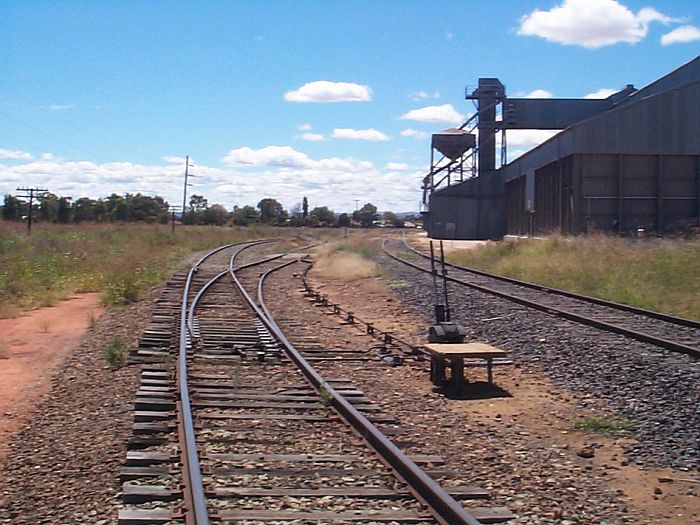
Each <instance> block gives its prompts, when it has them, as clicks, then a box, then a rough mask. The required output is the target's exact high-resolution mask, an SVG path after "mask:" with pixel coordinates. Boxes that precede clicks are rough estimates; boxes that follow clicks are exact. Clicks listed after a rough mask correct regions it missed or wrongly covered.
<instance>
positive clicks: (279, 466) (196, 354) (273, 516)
mask: <svg viewBox="0 0 700 525" xmlns="http://www.w3.org/2000/svg"><path fill="white" fill-rule="evenodd" d="M261 246H263V245H261V244H260V243H245V244H242V245H236V246H226V247H222V248H221V249H219V250H217V251H214V252H212V253H210V254H208V255H207V256H206V257H205V258H203V259H202V260H200V261H199V262H198V263H197V264H196V265H195V266H193V268H192V269H191V270H190V272H189V274H188V276H187V279H185V280H183V279H182V278H178V279H174V280H173V281H171V283H169V285H168V287H167V288H166V290H165V292H164V294H163V298H162V301H161V302H159V304H158V305H157V307H156V311H155V313H154V316H153V323H152V326H151V328H149V330H147V331H146V333H145V334H144V337H143V338H142V341H141V345H140V348H139V350H138V351H137V352H135V354H134V355H133V356H132V361H141V362H143V363H145V365H144V369H143V375H142V383H141V388H140V390H139V392H138V393H137V396H136V402H135V415H134V418H135V423H134V436H133V438H132V440H131V441H130V443H129V451H128V453H127V461H126V464H125V466H124V468H123V470H122V481H123V482H124V486H123V501H124V505H123V508H122V509H121V510H120V513H119V523H120V524H121V525H136V524H170V523H186V524H197V525H205V524H207V523H210V522H216V523H230V524H233V523H236V524H253V523H274V524H286V523H305V524H306V523H324V524H325V523H329V524H330V523H332V524H344V523H363V524H369V523H394V524H399V523H440V524H450V525H459V524H469V525H477V524H479V523H494V522H499V521H504V520H506V519H508V518H509V517H511V515H510V514H509V513H508V512H507V510H505V509H499V508H491V507H480V506H476V505H474V503H465V504H466V505H468V506H469V510H468V511H467V510H465V508H464V506H463V504H462V503H460V502H459V501H458V500H466V501H468V500H483V499H487V498H488V497H489V494H488V492H486V491H484V490H483V489H480V488H479V487H474V486H466V485H453V486H450V487H449V488H447V489H443V488H442V487H441V485H440V484H439V483H438V481H440V480H441V479H443V478H444V477H446V476H448V477H449V476H450V475H451V474H453V473H450V472H447V471H445V470H444V469H443V470H441V469H440V465H441V464H442V463H443V462H444V460H443V459H442V458H440V457H439V456H433V455H429V456H426V455H419V454H414V455H412V456H411V457H409V456H407V455H406V454H404V453H403V452H402V451H401V450H399V449H398V448H397V447H396V446H395V445H394V444H393V443H392V441H391V440H390V439H389V438H388V437H387V435H386V434H391V433H392V432H396V431H397V422H396V421H395V420H394V418H392V417H391V416H390V415H385V414H382V413H381V410H380V408H379V407H378V406H377V405H376V404H374V403H373V402H372V401H371V400H370V399H368V398H367V397H366V396H365V395H364V394H363V392H361V391H360V390H358V389H357V388H355V387H354V386H353V384H352V381H351V378H348V377H334V376H333V375H332V374H333V372H332V368H330V369H329V368H328V367H326V368H325V371H324V375H323V376H322V375H321V374H320V373H319V372H318V371H317V370H316V369H315V368H313V367H312V366H311V364H310V361H313V362H317V363H318V362H324V363H325V364H326V365H327V364H329V363H331V364H332V362H333V361H334V360H338V359H341V360H345V361H352V360H357V361H362V360H363V359H366V357H365V356H363V355H360V354H356V353H352V352H349V353H346V354H343V353H338V352H336V351H328V350H325V349H322V348H318V346H317V345H315V344H313V342H312V341H309V344H308V345H305V346H307V348H303V349H302V350H299V349H297V348H296V347H295V346H294V345H292V344H291V343H290V342H289V341H288V339H287V337H286V336H285V334H284V333H283V332H282V330H281V329H280V328H279V326H278V325H277V323H276V322H275V320H274V319H273V318H272V316H271V315H270V313H269V311H268V310H267V307H266V305H265V302H264V297H263V283H264V280H265V278H266V277H267V276H268V275H269V274H271V273H273V272H275V271H277V270H280V269H282V268H286V267H288V266H290V265H301V264H302V263H301V259H302V257H301V255H300V254H296V255H288V256H286V257H284V256H280V255H275V256H261V255H259V254H258V253H257V252H258V251H259V249H260V248H261ZM251 254H252V255H251ZM251 257H252V259H253V260H252V261H250V260H249V261H248V262H247V263H246V262H243V259H245V258H247V259H251ZM280 259H286V260H280ZM300 269H302V268H301V266H300ZM261 272H262V273H261ZM178 291H179V292H180V294H181V297H182V301H181V303H180V304H179V305H178V303H177V301H176V297H177V293H178ZM178 314H179V319H178ZM285 323H286V324H287V325H293V323H294V320H293V319H286V320H285ZM175 352H177V353H178V359H177V363H173V362H171V361H172V360H173V358H172V355H173V354H174V353H175ZM173 369H175V370H176V372H177V373H176V374H175V375H173V373H172V370H173Z"/></svg>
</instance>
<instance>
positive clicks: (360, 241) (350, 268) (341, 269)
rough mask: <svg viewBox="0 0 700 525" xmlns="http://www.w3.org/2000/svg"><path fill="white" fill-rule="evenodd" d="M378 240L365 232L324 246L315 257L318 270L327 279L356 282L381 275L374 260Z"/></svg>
mask: <svg viewBox="0 0 700 525" xmlns="http://www.w3.org/2000/svg"><path fill="white" fill-rule="evenodd" d="M376 244H377V240H376V238H373V237H372V236H369V235H367V234H366V233H364V232H357V233H355V234H353V235H350V236H349V237H347V238H345V239H343V240H339V241H336V242H331V243H328V244H324V245H322V246H320V247H319V248H318V250H317V251H316V256H315V258H314V259H315V268H316V270H317V271H318V272H319V273H320V274H321V275H322V276H323V277H326V278H330V279H341V280H344V281H354V280H357V279H367V278H371V277H378V276H379V275H380V272H379V267H378V266H377V264H376V263H375V262H374V261H373V260H372V258H373V256H374V253H375V250H376Z"/></svg>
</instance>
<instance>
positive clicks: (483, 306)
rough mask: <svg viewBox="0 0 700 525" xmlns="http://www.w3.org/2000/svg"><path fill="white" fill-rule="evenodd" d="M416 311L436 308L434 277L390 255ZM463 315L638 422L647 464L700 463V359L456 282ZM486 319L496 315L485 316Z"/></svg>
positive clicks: (485, 336) (523, 358)
mask: <svg viewBox="0 0 700 525" xmlns="http://www.w3.org/2000/svg"><path fill="white" fill-rule="evenodd" d="M382 264H383V265H384V266H385V267H386V268H388V269H389V270H390V271H391V273H392V275H394V276H395V278H400V279H404V280H407V281H409V280H410V282H411V285H410V286H407V287H404V288H401V289H399V290H397V292H398V294H399V296H400V297H401V298H402V300H403V301H404V302H405V303H406V304H409V305H411V308H412V309H413V310H414V311H415V312H416V313H421V312H429V311H431V308H432V303H431V301H430V300H429V297H430V296H429V295H428V294H427V293H426V292H427V291H429V290H430V289H431V287H432V283H431V281H430V278H429V277H427V276H424V275H425V274H422V275H419V274H418V272H417V271H416V270H413V269H410V268H408V267H406V266H403V265H399V263H397V262H395V261H393V260H390V259H389V258H388V257H382ZM450 292H451V300H452V306H453V312H454V317H455V319H456V320H457V321H458V322H460V323H462V324H463V325H465V326H466V327H467V329H468V332H469V336H470V337H478V338H480V339H482V340H486V341H488V342H490V343H492V344H495V345H498V346H501V347H503V348H505V349H507V350H509V351H510V352H512V354H513V356H514V357H515V358H516V359H517V360H518V361H520V362H524V363H531V364H535V365H537V367H538V368H539V369H541V370H542V371H543V372H544V373H546V375H547V376H548V377H549V379H550V380H551V381H552V382H553V383H554V384H556V385H559V386H562V387H565V388H567V389H570V390H573V391H575V392H580V393H583V394H585V395H588V396H591V397H593V398H595V399H604V400H605V402H606V405H607V410H608V411H609V413H610V414H612V415H613V416H614V417H617V418H624V419H628V420H630V421H631V422H632V423H633V424H634V425H635V426H636V429H635V437H636V438H637V440H638V441H639V443H638V444H635V445H632V446H630V447H629V448H628V450H627V452H628V454H629V459H630V461H632V462H633V463H636V464H637V465H639V466H642V467H659V468H664V467H672V468H674V469H678V470H685V471H692V470H695V471H697V470H700V410H698V407H700V388H699V387H698V385H700V360H698V359H694V358H692V357H689V356H686V355H682V354H675V353H670V352H664V351H662V350H660V349H658V348H656V347H653V346H651V345H647V344H644V343H641V342H638V341H634V340H632V339H628V338H625V337H622V336H619V335H615V334H608V333H605V332H602V331H600V330H597V329H594V328H590V327H586V326H582V325H579V324H576V323H573V322H569V321H565V320H562V319H556V318H553V317H551V316H547V315H545V314H543V313H540V312H537V311H534V310H532V309H528V308H525V307H521V306H518V305H515V304H514V303H510V302H508V301H505V300H502V299H498V298H496V297H494V296H491V295H488V294H484V293H481V292H477V291H474V290H469V289H467V288H465V287H461V286H457V285H454V284H451V285H450ZM484 319H491V321H487V322H484V321H483V320H484Z"/></svg>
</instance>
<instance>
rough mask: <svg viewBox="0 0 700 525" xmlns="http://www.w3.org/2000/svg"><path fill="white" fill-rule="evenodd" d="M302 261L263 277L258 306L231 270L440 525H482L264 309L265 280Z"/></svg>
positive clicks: (311, 378) (269, 324) (305, 368)
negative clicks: (313, 363) (329, 379)
mask: <svg viewBox="0 0 700 525" xmlns="http://www.w3.org/2000/svg"><path fill="white" fill-rule="evenodd" d="M300 260H301V258H299V259H294V260H292V261H288V262H287V263H284V264H283V265H281V266H279V267H277V268H274V269H272V270H268V271H267V272H265V273H263V274H262V275H261V276H260V280H259V283H258V300H259V301H260V305H258V304H256V302H255V301H254V300H253V298H252V297H251V296H250V294H249V293H248V292H247V291H246V290H245V288H244V287H243V284H242V283H241V281H240V280H239V279H238V276H237V275H236V272H235V271H233V270H230V272H229V273H230V274H231V278H232V279H233V281H234V283H235V284H236V287H237V288H238V289H239V291H240V292H241V294H242V295H243V297H244V298H245V299H246V301H247V302H248V304H249V305H250V307H251V308H252V309H253V310H254V311H255V313H256V315H257V316H258V317H259V319H260V320H261V322H262V323H263V324H264V325H265V327H266V328H267V330H268V331H269V332H270V333H271V334H272V335H273V336H274V337H275V339H276V340H277V341H278V342H279V343H280V344H281V345H282V346H283V348H284V350H285V353H286V354H287V356H288V357H289V358H290V359H291V360H292V361H293V362H294V363H295V364H296V365H297V367H298V368H299V369H300V370H301V372H302V373H303V374H304V376H305V377H306V379H307V381H308V382H309V383H310V384H311V385H312V386H313V387H314V388H315V389H316V390H317V391H319V392H321V391H325V392H326V394H327V395H328V396H329V399H330V402H331V404H332V406H333V408H335V410H336V411H337V412H338V413H339V414H340V415H341V417H343V418H344V419H345V420H346V421H347V422H348V423H349V424H350V425H351V426H352V427H353V428H354V429H355V431H356V432H357V433H358V434H359V435H360V436H361V437H362V438H364V440H365V441H366V442H367V443H368V444H369V445H370V446H371V447H372V448H373V449H374V450H375V451H376V452H377V453H378V454H379V456H380V457H381V458H382V459H383V460H384V461H385V462H386V463H387V464H388V465H389V466H390V467H391V468H393V469H394V471H395V472H396V473H397V475H398V476H399V477H400V478H401V479H402V480H403V481H405V482H406V484H407V486H408V487H409V490H410V491H411V492H412V493H413V495H414V496H415V497H416V498H417V499H418V500H419V501H421V502H423V503H424V504H425V505H427V507H428V508H429V509H430V511H431V513H432V515H433V517H434V518H435V519H436V520H437V521H438V522H439V523H440V524H441V525H480V522H479V521H478V520H477V519H476V518H474V516H472V515H471V514H470V513H469V512H467V511H466V510H465V509H464V508H463V507H462V506H461V505H460V504H459V503H458V502H457V501H456V500H455V499H454V498H452V496H450V495H449V494H448V493H447V492H445V490H444V489H443V488H442V487H441V486H440V485H439V484H438V483H436V482H435V481H434V480H433V479H432V478H430V477H429V476H428V475H427V474H426V473H425V471H423V470H422V469H421V468H420V467H418V465H416V464H415V463H414V462H413V460H411V459H410V458H409V457H408V456H406V455H405V454H404V453H403V452H402V451H401V450H400V449H399V448H398V447H397V446H396V445H394V443H393V442H392V441H391V440H389V439H388V438H387V437H386V436H385V435H384V434H383V433H382V432H381V431H380V430H379V429H378V428H377V427H376V426H374V425H373V424H372V423H371V422H370V421H369V420H368V419H367V418H366V417H365V416H364V415H362V413H360V412H359V411H358V410H357V409H356V408H355V407H354V406H353V405H352V404H351V403H350V402H348V400H347V399H345V397H343V396H342V395H340V394H339V393H338V392H337V391H336V390H335V389H334V388H333V387H332V386H331V385H330V384H329V383H328V382H326V380H325V379H323V377H322V376H321V375H320V374H319V373H318V372H317V371H316V370H315V369H314V368H313V367H312V366H311V365H310V364H309V363H308V362H307V361H306V359H304V357H303V356H302V355H301V353H300V352H299V350H297V349H296V348H295V347H294V345H292V343H291V342H290V341H289V340H288V339H287V337H286V335H285V334H284V332H283V331H282V330H281V329H280V327H279V326H278V325H277V323H276V322H275V321H274V319H273V317H272V316H271V314H270V312H269V310H268V309H267V307H266V306H265V303H264V300H263V297H262V287H263V284H264V280H265V278H266V277H267V276H268V275H269V274H270V273H272V272H273V271H275V270H279V269H281V268H283V267H286V266H288V265H290V264H293V263H295V262H297V261H300Z"/></svg>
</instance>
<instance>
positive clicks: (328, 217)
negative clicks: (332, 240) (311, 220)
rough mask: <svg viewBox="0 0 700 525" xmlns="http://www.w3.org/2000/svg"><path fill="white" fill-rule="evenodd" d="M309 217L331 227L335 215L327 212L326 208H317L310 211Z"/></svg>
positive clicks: (330, 211)
mask: <svg viewBox="0 0 700 525" xmlns="http://www.w3.org/2000/svg"><path fill="white" fill-rule="evenodd" d="M311 215H313V216H314V217H317V218H318V220H319V222H320V223H321V224H326V225H327V226H332V225H333V224H335V213H333V210H329V209H328V207H327V206H319V207H316V208H314V209H313V210H311Z"/></svg>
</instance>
